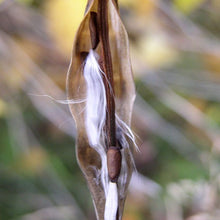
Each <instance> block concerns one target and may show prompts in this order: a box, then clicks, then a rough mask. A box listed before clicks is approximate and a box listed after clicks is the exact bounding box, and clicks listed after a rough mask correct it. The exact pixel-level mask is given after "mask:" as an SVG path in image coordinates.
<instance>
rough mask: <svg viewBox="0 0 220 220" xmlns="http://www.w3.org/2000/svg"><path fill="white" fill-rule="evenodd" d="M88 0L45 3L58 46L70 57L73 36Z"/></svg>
mask: <svg viewBox="0 0 220 220" xmlns="http://www.w3.org/2000/svg"><path fill="white" fill-rule="evenodd" d="M85 5H86V0H80V1H73V0H49V1H47V2H46V4H45V15H46V16H47V17H48V22H49V23H48V25H49V28H50V29H51V31H52V34H53V36H54V38H55V40H56V43H57V44H58V45H57V46H58V48H59V49H61V51H62V52H63V53H64V54H66V55H67V56H68V57H69V55H70V53H71V50H72V44H73V38H74V35H75V33H76V31H77V28H78V26H79V24H80V22H81V20H82V18H83V14H84V9H85Z"/></svg>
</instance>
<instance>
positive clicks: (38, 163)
mask: <svg viewBox="0 0 220 220" xmlns="http://www.w3.org/2000/svg"><path fill="white" fill-rule="evenodd" d="M85 5H86V0H17V1H15V0H0V220H18V219H20V220H78V219H81V220H86V219H91V220H95V214H94V209H93V205H92V201H91V197H90V194H89V191H88V189H87V186H86V182H85V179H84V178H83V175H82V173H81V171H80V169H79V167H78V165H77V161H76V155H75V143H74V139H75V136H76V130H75V126H74V122H73V119H72V117H71V115H70V113H69V110H68V106H67V105H64V104H59V103H57V102H56V101H54V100H53V99H52V98H49V97H47V96H46V95H49V96H51V97H53V98H55V99H58V100H62V99H66V94H65V80H66V73H67V70H68V65H69V62H70V57H71V48H72V43H73V38H74V34H75V32H76V30H77V27H78V25H79V23H80V21H81V20H82V17H83V13H84V8H85ZM119 5H120V12H121V17H122V20H123V22H124V24H125V26H126V28H127V31H128V35H129V38H130V51H131V60H132V64H133V71H134V79H135V84H136V91H137V98H136V102H135V107H134V111H133V123H132V129H133V130H134V132H135V133H136V134H137V141H138V145H139V148H140V152H136V153H135V161H136V166H137V171H138V172H137V173H135V174H134V176H133V179H132V181H131V184H130V189H129V194H128V198H127V201H126V206H125V213H124V218H123V219H124V220H219V219H220V172H219V171H220V166H219V163H220V160H219V159H220V109H219V107H220V1H219V0H136V1H134V0H119Z"/></svg>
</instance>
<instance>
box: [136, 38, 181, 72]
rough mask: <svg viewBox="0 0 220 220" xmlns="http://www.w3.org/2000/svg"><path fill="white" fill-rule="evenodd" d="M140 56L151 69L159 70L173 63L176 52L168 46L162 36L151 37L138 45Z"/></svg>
mask: <svg viewBox="0 0 220 220" xmlns="http://www.w3.org/2000/svg"><path fill="white" fill-rule="evenodd" d="M139 48H140V55H141V56H142V59H143V60H145V62H147V65H148V66H150V67H151V68H159V67H161V66H164V65H168V64H170V63H172V62H174V61H175V60H176V58H177V55H178V54H177V52H176V51H175V50H174V49H173V48H171V47H170V46H169V44H168V43H167V42H166V40H165V39H164V38H163V37H162V36H157V35H152V36H148V37H147V38H144V39H143V40H141V41H140V44H139Z"/></svg>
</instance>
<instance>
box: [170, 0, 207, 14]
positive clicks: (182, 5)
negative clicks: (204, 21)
mask: <svg viewBox="0 0 220 220" xmlns="http://www.w3.org/2000/svg"><path fill="white" fill-rule="evenodd" d="M203 2H204V0H175V1H174V5H175V7H176V8H177V9H178V10H180V11H182V12H184V13H190V12H192V11H193V10H195V9H196V8H197V7H198V6H199V5H200V4H202V3H203Z"/></svg>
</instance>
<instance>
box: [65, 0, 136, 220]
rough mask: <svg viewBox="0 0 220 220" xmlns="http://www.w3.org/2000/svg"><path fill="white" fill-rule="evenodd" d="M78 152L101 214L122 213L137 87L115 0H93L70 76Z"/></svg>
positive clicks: (76, 43) (100, 216) (130, 160)
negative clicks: (77, 101)
mask: <svg viewBox="0 0 220 220" xmlns="http://www.w3.org/2000/svg"><path fill="white" fill-rule="evenodd" d="M67 90H68V100H85V101H82V102H79V103H71V102H70V103H69V107H70V111H71V113H72V116H73V117H74V119H75V122H76V125H77V132H78V136H77V147H76V150H77V157H78V163H79V165H80V168H81V169H82V171H83V173H84V175H85V177H86V180H87V182H88V186H89V189H90V192H91V195H92V199H93V202H94V206H95V210H96V215H97V219H100V220H101V219H105V220H116V219H121V218H122V213H123V208H124V202H125V198H126V194H127V188H128V185H129V182H130V178H131V175H132V171H133V167H134V163H133V157H132V151H133V150H132V147H133V145H134V136H133V134H132V132H131V130H130V127H129V125H130V120H131V112H132V106H133V102H134V97H135V89H134V83H133V77H132V70H131V64H130V59H129V45H128V37H127V33H126V30H125V28H124V26H123V24H122V22H121V19H120V17H119V13H118V6H117V2H116V1H114V0H89V1H88V4H87V7H86V11H85V16H84V18H83V20H82V22H81V24H80V27H79V29H78V32H77V34H76V37H75V41H74V46H73V53H72V60H71V64H70V68H69V72H68V76H67Z"/></svg>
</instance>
